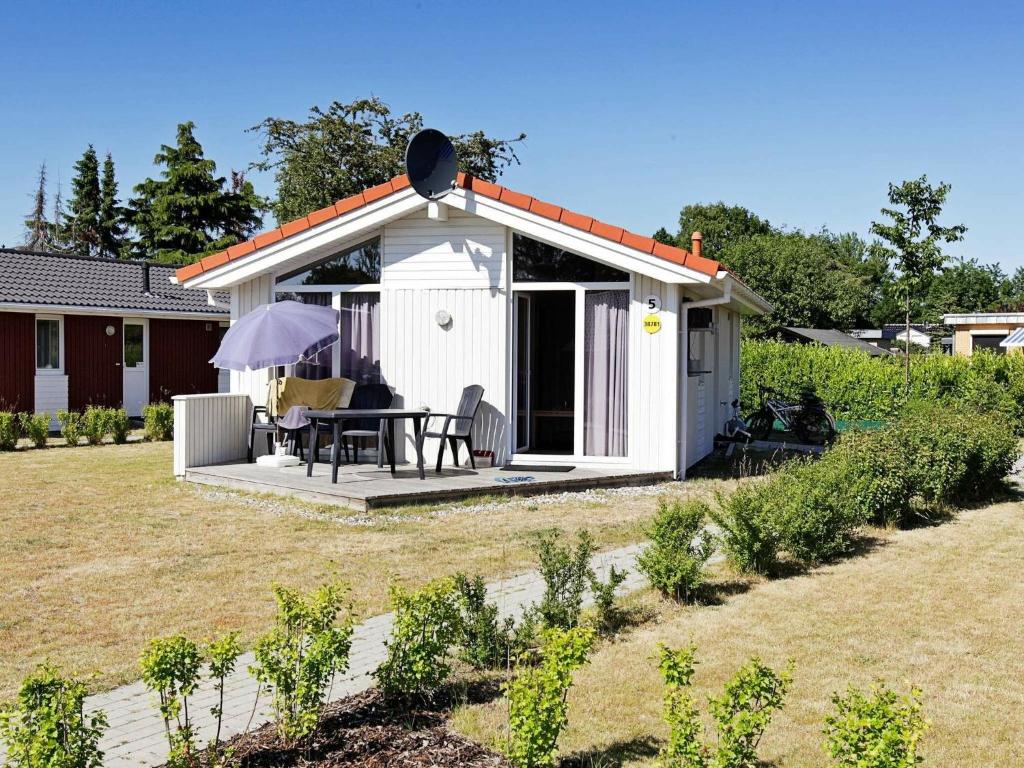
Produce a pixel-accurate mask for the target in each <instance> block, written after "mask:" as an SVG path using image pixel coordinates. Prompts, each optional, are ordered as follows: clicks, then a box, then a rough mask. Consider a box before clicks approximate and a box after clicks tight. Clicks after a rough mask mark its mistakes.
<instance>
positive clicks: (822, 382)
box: [740, 340, 1024, 435]
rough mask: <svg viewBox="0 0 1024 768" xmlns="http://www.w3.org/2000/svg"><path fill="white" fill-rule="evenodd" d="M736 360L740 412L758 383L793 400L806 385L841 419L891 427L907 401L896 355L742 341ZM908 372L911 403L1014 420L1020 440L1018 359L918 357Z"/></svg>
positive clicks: (1023, 387) (1021, 365)
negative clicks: (956, 405)
mask: <svg viewBox="0 0 1024 768" xmlns="http://www.w3.org/2000/svg"><path fill="white" fill-rule="evenodd" d="M740 360H741V366H742V376H741V382H742V385H741V390H740V400H741V402H742V406H743V412H744V413H750V412H751V411H753V410H754V409H755V408H756V407H757V403H758V399H757V385H758V384H764V385H766V386H769V387H773V388H775V389H778V390H779V391H781V392H782V393H784V394H785V395H787V396H789V397H793V398H795V397H797V396H798V394H799V392H800V390H801V389H803V388H805V387H810V388H812V389H814V391H815V392H817V394H818V396H819V397H821V398H822V399H823V400H824V401H825V402H826V403H827V404H828V406H829V408H830V409H831V410H832V413H833V415H835V417H836V418H837V419H839V420H849V421H890V420H892V419H893V418H894V417H896V416H897V415H899V414H900V413H901V412H902V411H903V408H904V406H905V405H906V404H907V402H908V397H907V393H906V391H905V389H904V383H903V382H904V373H903V358H901V357H899V356H897V355H893V356H892V357H872V356H871V355H869V354H867V353H865V352H861V351H859V350H855V349H843V348H841V347H823V346H819V345H803V344H785V343H782V342H778V341H754V340H748V341H744V342H743V347H742V351H741V355H740ZM910 370H911V386H910V393H909V400H911V401H925V402H932V403H935V402H938V403H943V404H950V403H962V404H964V405H967V406H969V407H971V408H973V409H976V410H978V411H996V412H998V413H1000V414H1002V415H1003V416H1005V417H1006V418H1008V419H1009V420H1010V421H1011V422H1012V424H1013V425H1014V430H1015V431H1016V433H1017V434H1019V435H1020V434H1024V355H1017V354H1014V355H995V354H992V353H981V354H976V355H973V356H972V357H960V356H956V355H943V354H938V353H932V354H924V355H916V356H915V357H914V358H913V360H912V364H911V369H910Z"/></svg>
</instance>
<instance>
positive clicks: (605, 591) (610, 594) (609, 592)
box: [588, 565, 629, 635]
mask: <svg viewBox="0 0 1024 768" xmlns="http://www.w3.org/2000/svg"><path fill="white" fill-rule="evenodd" d="M628 575H629V571H620V570H619V569H618V568H616V567H615V566H614V565H612V566H611V567H610V568H609V569H608V578H607V579H605V580H601V579H599V578H598V577H597V574H595V573H594V572H593V571H591V573H590V576H589V577H588V581H589V582H590V594H591V595H592V596H593V598H594V626H595V627H596V629H597V631H598V632H600V633H601V634H603V635H610V634H612V633H614V632H615V630H616V629H618V628H619V625H620V619H621V615H620V612H619V607H618V606H617V605H616V604H615V590H617V589H618V588H619V585H620V584H622V582H624V581H625V580H626V576H628Z"/></svg>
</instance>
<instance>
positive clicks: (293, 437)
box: [245, 405, 304, 464]
mask: <svg viewBox="0 0 1024 768" xmlns="http://www.w3.org/2000/svg"><path fill="white" fill-rule="evenodd" d="M259 417H262V418H263V420H262V421H260V420H259ZM249 424H250V426H249V443H248V445H247V451H246V454H245V458H246V461H248V462H249V463H250V464H252V462H253V456H252V455H253V452H254V448H255V445H256V433H257V432H260V433H263V434H266V436H267V453H273V452H274V437H275V436H276V434H277V431H278V429H280V427H278V425H277V421H276V420H275V419H272V418H270V415H269V412H268V411H267V406H265V405H254V406H253V408H252V414H251V419H250V422H249ZM302 432H303V430H288V429H286V430H284V437H285V441H286V443H289V444H290V447H289V450H290V452H291V454H292V455H293V456H294V455H296V454H298V456H299V458H300V459H302V458H304V456H303V450H302Z"/></svg>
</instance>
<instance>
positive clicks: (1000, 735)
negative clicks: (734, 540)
mask: <svg viewBox="0 0 1024 768" xmlns="http://www.w3.org/2000/svg"><path fill="white" fill-rule="evenodd" d="M876 537H877V538H876V539H875V541H874V542H873V543H872V545H871V546H869V547H868V548H867V551H865V553H864V554H862V555H860V556H857V557H854V558H851V559H849V560H846V561H844V562H841V563H838V564H835V565H832V566H828V567H824V568H820V569H817V570H815V571H812V572H810V573H808V574H806V575H801V576H796V577H793V578H788V579H780V580H777V581H768V582H739V583H737V582H732V583H724V584H723V589H722V594H723V597H722V598H721V602H720V603H719V604H717V605H706V606H698V607H686V608H679V607H677V606H674V605H671V604H668V603H666V602H664V601H661V600H658V599H657V598H655V597H654V596H653V595H651V594H647V595H646V596H644V597H643V598H642V599H643V600H644V601H646V602H648V603H652V604H653V605H654V607H655V609H656V611H657V615H658V619H657V620H656V621H654V622H651V623H648V624H645V625H644V626H642V627H639V628H637V629H634V630H633V631H632V632H630V633H628V634H627V635H626V636H624V637H622V638H621V639H619V640H617V641H615V642H612V643H605V644H603V645H602V646H600V648H599V650H598V651H597V652H596V653H595V654H594V656H593V658H592V663H591V664H590V666H588V667H586V668H585V669H584V670H582V671H581V672H579V673H578V674H577V677H576V686H575V687H574V689H573V690H572V692H571V694H570V706H569V719H570V725H569V728H568V730H567V731H566V733H565V734H564V737H563V740H562V742H561V744H562V748H563V753H564V754H567V755H568V754H575V755H576V756H577V757H579V758H580V760H579V764H581V765H586V766H615V765H623V764H625V765H640V764H648V763H650V762H653V759H654V756H655V755H656V753H657V750H658V748H659V746H660V740H661V739H663V738H664V737H665V736H666V730H665V727H664V726H663V724H662V721H661V695H662V687H661V681H660V678H659V676H658V673H657V669H656V666H655V662H654V661H653V659H652V655H653V653H654V651H655V646H656V644H657V643H658V642H659V641H660V642H666V643H669V644H672V645H681V644H684V643H687V642H688V641H690V640H692V641H694V642H695V643H696V644H697V646H698V661H699V664H698V667H697V673H696V676H695V679H694V693H695V695H696V696H697V700H698V702H700V703H701V704H702V706H703V705H704V704H705V703H706V700H707V697H708V696H709V695H712V694H717V693H719V692H720V691H721V686H722V684H723V683H724V682H725V681H726V679H727V678H728V677H730V676H731V675H732V673H733V672H734V671H735V669H736V668H737V667H738V666H739V665H740V664H742V663H743V662H744V661H745V660H746V659H747V658H749V657H750V656H751V655H754V654H757V655H760V656H761V657H762V658H763V659H764V660H765V661H766V662H768V663H769V664H771V665H772V666H774V667H776V668H781V667H782V666H784V665H785V663H786V660H787V659H789V658H793V659H795V661H796V672H795V676H794V683H793V687H792V690H791V692H790V694H789V697H788V701H787V704H786V706H785V709H784V710H783V711H782V712H781V713H779V714H778V715H777V716H776V719H775V720H774V722H773V723H772V724H771V725H770V726H769V728H768V731H767V733H766V735H765V738H764V740H763V742H762V749H761V754H762V757H763V758H764V759H765V760H766V761H767V762H766V765H771V766H787V768H788V767H790V766H825V765H828V759H827V757H826V755H825V753H824V751H823V748H822V743H823V737H822V735H821V728H822V724H823V720H824V716H825V713H826V711H827V710H828V709H829V707H830V703H829V697H830V695H831V694H832V693H833V692H834V691H837V690H842V689H844V688H845V686H846V685H847V683H855V684H857V685H862V686H866V685H868V684H869V683H871V682H872V681H873V680H874V679H876V678H882V679H885V680H886V681H888V682H889V683H890V685H893V686H895V687H897V688H898V689H900V690H901V691H903V692H905V691H906V689H907V688H908V686H909V684H910V683H913V684H915V685H918V686H920V687H921V688H922V689H923V690H924V702H925V712H926V716H927V717H928V718H929V719H930V720H931V722H932V727H931V730H930V731H929V732H928V734H927V735H926V737H925V741H924V757H925V764H926V765H934V766H954V765H962V766H966V765H970V766H972V767H973V768H981V766H1010V765H1019V764H1020V760H1021V755H1024V662H1022V661H1021V660H1022V659H1024V631H1022V630H1024V579H1022V576H1024V504H1022V503H1020V502H1007V503H1001V504H997V505H994V506H990V507H988V508H984V509H976V510H970V511H966V512H962V513H960V514H959V515H958V516H957V518H956V519H955V520H953V521H951V522H949V523H946V524H944V525H938V526H935V527H932V528H924V529H919V530H913V531H902V532H878V533H876ZM705 711H706V707H705ZM505 717H506V712H505V709H504V705H503V702H502V701H500V700H499V701H496V702H492V703H489V704H486V705H481V706H476V707H471V708H466V709H462V710H460V711H458V712H457V713H456V715H455V725H456V727H457V728H458V729H459V730H460V731H462V732H464V733H465V734H467V735H469V736H470V737H472V738H476V739H478V740H481V741H483V742H485V743H490V744H494V743H496V740H497V738H498V737H499V736H500V735H501V734H502V732H503V728H504V723H505ZM708 725H710V723H708Z"/></svg>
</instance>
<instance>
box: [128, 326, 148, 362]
mask: <svg viewBox="0 0 1024 768" xmlns="http://www.w3.org/2000/svg"><path fill="white" fill-rule="evenodd" d="M143 335H144V334H143V328H142V326H141V325H140V324H139V323H125V326H124V365H125V367H126V368H138V367H139V366H140V365H142V364H143V363H145V362H146V360H145V345H144V344H143Z"/></svg>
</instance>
